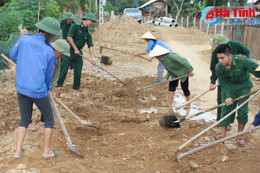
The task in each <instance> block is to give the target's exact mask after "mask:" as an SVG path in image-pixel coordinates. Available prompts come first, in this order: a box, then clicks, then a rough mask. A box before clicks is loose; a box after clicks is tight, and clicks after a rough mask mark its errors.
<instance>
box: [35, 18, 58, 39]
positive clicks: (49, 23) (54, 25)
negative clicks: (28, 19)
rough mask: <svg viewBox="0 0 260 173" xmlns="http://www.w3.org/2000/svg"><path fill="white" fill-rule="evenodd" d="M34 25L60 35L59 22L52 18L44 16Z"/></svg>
mask: <svg viewBox="0 0 260 173" xmlns="http://www.w3.org/2000/svg"><path fill="white" fill-rule="evenodd" d="M35 26H36V27H37V28H39V29H41V30H43V31H45V32H47V33H50V34H53V35H56V36H61V30H60V23H59V21H58V20H56V19H54V18H51V17H45V18H44V19H42V20H41V21H40V22H39V23H36V24H35Z"/></svg>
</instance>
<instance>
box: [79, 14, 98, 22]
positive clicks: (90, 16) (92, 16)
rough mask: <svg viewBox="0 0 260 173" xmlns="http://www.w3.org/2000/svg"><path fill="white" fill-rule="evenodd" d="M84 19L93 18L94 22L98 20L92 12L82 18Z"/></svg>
mask: <svg viewBox="0 0 260 173" xmlns="http://www.w3.org/2000/svg"><path fill="white" fill-rule="evenodd" d="M81 19H82V20H84V19H89V20H92V21H93V22H97V21H96V19H95V15H94V14H92V13H87V14H86V15H85V16H84V17H82V18H81Z"/></svg>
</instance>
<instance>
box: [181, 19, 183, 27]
mask: <svg viewBox="0 0 260 173" xmlns="http://www.w3.org/2000/svg"><path fill="white" fill-rule="evenodd" d="M181 27H183V17H181Z"/></svg>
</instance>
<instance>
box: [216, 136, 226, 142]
mask: <svg viewBox="0 0 260 173" xmlns="http://www.w3.org/2000/svg"><path fill="white" fill-rule="evenodd" d="M222 138H224V137H222V136H218V137H214V139H215V140H216V141H218V140H220V139H222Z"/></svg>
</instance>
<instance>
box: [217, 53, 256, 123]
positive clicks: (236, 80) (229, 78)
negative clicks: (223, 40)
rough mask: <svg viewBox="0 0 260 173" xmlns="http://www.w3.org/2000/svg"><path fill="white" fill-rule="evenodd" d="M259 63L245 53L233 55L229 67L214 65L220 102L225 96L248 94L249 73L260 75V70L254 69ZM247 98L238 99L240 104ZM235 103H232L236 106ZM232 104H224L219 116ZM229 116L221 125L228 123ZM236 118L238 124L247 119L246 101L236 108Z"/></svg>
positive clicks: (229, 110)
mask: <svg viewBox="0 0 260 173" xmlns="http://www.w3.org/2000/svg"><path fill="white" fill-rule="evenodd" d="M258 66H259V65H258V64H256V63H255V62H254V61H252V60H250V59H249V58H247V56H245V55H233V57H232V65H231V68H230V69H227V68H226V67H224V66H222V65H221V64H220V63H218V64H217V65H216V67H215V73H216V76H217V77H218V79H219V83H220V86H221V91H222V92H221V102H225V100H226V99H227V98H230V97H231V98H232V99H235V98H238V97H240V96H242V95H245V94H248V93H250V91H251V88H252V87H253V84H252V82H251V80H250V74H249V73H252V74H253V75H255V76H256V77H260V72H259V71H255V69H256V68H257V67H258ZM248 98H249V96H248V97H246V98H244V99H241V100H239V101H238V104H239V105H240V104H241V103H243V102H244V101H245V100H247V99H248ZM236 104H237V103H234V105H235V106H236ZM233 108H234V107H233V106H224V107H222V109H221V118H222V117H224V116H225V115H227V114H228V113H229V112H231V111H232V110H233ZM230 118H231V117H229V118H227V119H226V120H224V121H222V122H221V123H220V125H221V126H228V125H229V124H230ZM237 120H238V122H239V123H240V124H246V123H247V121H248V103H247V104H245V105H244V106H243V107H242V108H240V109H239V110H238V116H237Z"/></svg>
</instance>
